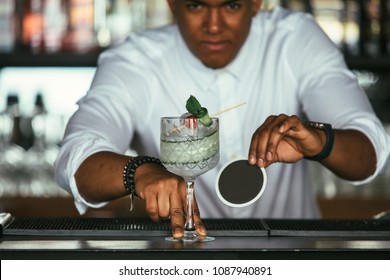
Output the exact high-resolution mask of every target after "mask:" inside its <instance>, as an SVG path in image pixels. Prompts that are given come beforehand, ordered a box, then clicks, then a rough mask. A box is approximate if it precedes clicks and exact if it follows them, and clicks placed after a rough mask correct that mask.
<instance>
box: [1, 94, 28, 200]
mask: <svg viewBox="0 0 390 280" xmlns="http://www.w3.org/2000/svg"><path fill="white" fill-rule="evenodd" d="M19 117H20V115H19V101H18V96H17V95H15V94H12V93H11V94H9V95H8V97H7V105H6V108H5V110H4V111H2V112H1V113H0V196H15V195H18V193H19V178H20V170H22V166H23V159H24V149H23V148H22V147H20V146H19V145H17V144H15V142H16V143H17V142H19V139H20V133H19Z"/></svg>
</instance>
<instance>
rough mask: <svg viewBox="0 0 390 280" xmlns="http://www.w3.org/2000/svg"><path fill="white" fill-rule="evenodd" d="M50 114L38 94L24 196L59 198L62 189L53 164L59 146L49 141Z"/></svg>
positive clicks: (22, 186) (40, 95) (27, 161)
mask: <svg viewBox="0 0 390 280" xmlns="http://www.w3.org/2000/svg"><path fill="white" fill-rule="evenodd" d="M50 117H51V116H50V114H48V112H47V110H46V106H45V102H44V100H43V94H42V93H40V92H38V93H37V95H36V98H35V104H34V108H33V111H32V114H31V124H32V130H33V135H34V141H33V142H34V144H33V145H32V147H31V148H30V149H28V150H27V152H26V155H25V164H26V167H25V170H24V174H25V176H24V177H25V178H26V179H25V180H24V181H23V184H21V186H20V188H19V189H20V194H21V195H22V196H36V197H44V196H45V197H50V196H57V195H58V193H59V190H60V188H59V187H58V186H57V184H56V183H55V179H54V169H53V164H54V161H55V159H56V157H57V154H58V146H56V145H53V144H50V143H49V142H48V141H47V133H48V131H49V130H50V129H52V128H51V127H50Z"/></svg>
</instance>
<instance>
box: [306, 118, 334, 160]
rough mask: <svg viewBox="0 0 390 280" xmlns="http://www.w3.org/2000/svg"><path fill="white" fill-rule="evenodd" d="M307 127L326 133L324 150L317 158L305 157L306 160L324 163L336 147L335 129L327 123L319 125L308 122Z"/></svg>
mask: <svg viewBox="0 0 390 280" xmlns="http://www.w3.org/2000/svg"><path fill="white" fill-rule="evenodd" d="M306 124H307V125H309V126H310V127H313V128H315V129H320V130H322V131H324V132H325V137H326V138H325V139H326V140H325V144H324V146H323V148H322V150H321V151H320V152H319V153H318V154H316V155H315V156H305V157H304V158H305V159H308V160H313V161H322V160H324V159H326V158H327V157H328V156H329V155H330V154H331V152H332V150H333V145H334V132H333V128H332V126H331V125H330V124H327V123H318V122H309V121H308V122H306Z"/></svg>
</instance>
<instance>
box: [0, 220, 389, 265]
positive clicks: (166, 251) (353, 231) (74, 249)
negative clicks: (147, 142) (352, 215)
mask: <svg viewBox="0 0 390 280" xmlns="http://www.w3.org/2000/svg"><path fill="white" fill-rule="evenodd" d="M1 216H2V223H1V239H0V257H1V259H3V260H4V259H390V220H204V223H205V225H206V228H208V231H209V235H210V236H214V237H215V241H212V242H197V243H182V242H167V241H165V240H164V236H168V235H169V234H170V230H169V222H168V221H163V222H160V223H152V222H150V221H148V220H147V219H125V218H122V219H115V218H24V219H23V218H14V217H12V215H9V214H4V213H3V214H1Z"/></svg>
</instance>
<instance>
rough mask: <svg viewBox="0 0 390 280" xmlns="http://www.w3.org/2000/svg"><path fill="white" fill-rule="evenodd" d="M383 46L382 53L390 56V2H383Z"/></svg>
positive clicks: (387, 0) (384, 0) (389, 0)
mask: <svg viewBox="0 0 390 280" xmlns="http://www.w3.org/2000/svg"><path fill="white" fill-rule="evenodd" d="M381 11H382V15H381V26H382V28H381V45H382V52H383V53H384V54H387V55H390V0H382V2H381Z"/></svg>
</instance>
